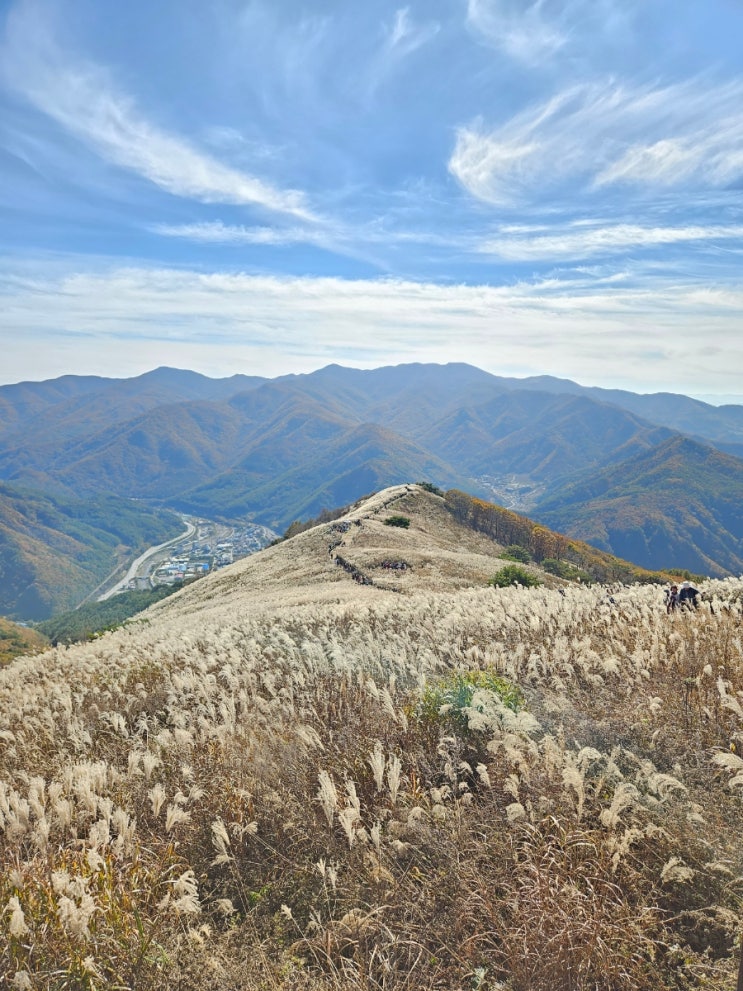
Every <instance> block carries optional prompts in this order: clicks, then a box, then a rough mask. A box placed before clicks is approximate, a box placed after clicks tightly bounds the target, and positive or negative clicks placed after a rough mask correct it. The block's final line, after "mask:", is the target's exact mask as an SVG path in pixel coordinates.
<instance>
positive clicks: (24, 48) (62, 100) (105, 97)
mask: <svg viewBox="0 0 743 991" xmlns="http://www.w3.org/2000/svg"><path fill="white" fill-rule="evenodd" d="M0 54H1V55H2V62H3V70H2V73H3V77H4V79H5V81H6V83H7V85H9V86H11V87H13V88H15V89H16V90H18V91H19V92H21V93H22V94H23V95H24V96H25V97H26V99H28V100H29V101H30V102H31V103H32V104H33V105H34V106H36V107H37V108H38V109H39V110H41V111H42V112H43V113H45V114H47V115H48V116H49V117H51V118H52V119H53V120H55V121H57V123H59V124H60V125H61V126H62V127H64V128H65V129H66V130H67V131H69V132H70V133H72V134H74V135H75V136H76V137H77V138H79V139H80V140H82V141H84V142H85V143H86V144H87V145H88V146H89V147H91V148H92V149H93V150H94V151H96V152H97V153H98V154H99V155H101V157H103V158H104V159H105V160H107V161H109V162H111V163H113V164H114V165H117V166H120V167H121V168H124V169H128V170H129V171H131V172H134V173H136V174H137V175H139V176H141V177H143V178H145V179H147V180H149V181H150V182H152V183H154V184H155V185H157V186H159V187H160V188H161V189H164V190H166V191H167V192H168V193H171V194H173V195H174V196H180V197H186V198H192V199H195V200H199V201H201V202H204V203H230V204H238V205H246V206H259V207H263V208H265V209H267V210H271V211H276V212H279V213H284V214H290V215H294V216H297V217H302V218H304V219H311V212H310V210H309V208H308V206H307V204H306V202H305V198H304V196H303V194H302V193H301V192H298V191H296V190H282V189H278V188H276V187H275V186H273V185H271V184H270V183H266V182H264V181H263V180H261V179H259V178H256V177H255V176H251V175H249V174H248V173H246V172H245V171H242V170H240V169H236V168H232V167H231V166H229V165H225V164H223V163H222V162H220V161H219V160H218V159H216V158H214V157H213V156H212V155H210V154H208V153H207V152H204V151H201V150H200V149H199V148H197V147H196V146H195V145H194V144H193V143H192V142H190V141H189V140H187V139H186V138H183V137H180V136H178V135H174V134H170V133H169V132H168V131H167V130H165V129H163V128H161V127H158V126H157V125H156V124H154V123H152V122H151V121H149V120H148V119H147V118H146V117H145V115H144V114H143V113H142V112H141V111H140V110H139V109H138V108H137V106H136V105H135V103H134V101H133V100H132V99H130V98H129V97H128V96H126V95H125V94H124V93H122V92H120V91H119V90H118V89H117V87H116V86H115V84H114V83H113V82H112V80H111V78H110V77H109V74H108V73H107V72H106V71H105V69H103V68H102V67H100V66H97V65H93V64H91V63H83V62H77V63H76V64H72V63H70V61H69V60H68V59H67V58H66V57H65V55H64V54H63V53H62V52H61V51H60V49H59V48H58V46H57V45H56V43H55V41H54V40H53V38H52V34H51V28H50V20H49V14H48V11H47V10H46V8H45V7H43V6H40V5H38V4H37V3H34V2H26V3H22V4H20V5H18V6H17V7H16V8H15V9H14V10H13V11H12V12H11V14H10V15H9V17H8V26H7V31H6V38H5V43H4V45H3V48H2V49H0Z"/></svg>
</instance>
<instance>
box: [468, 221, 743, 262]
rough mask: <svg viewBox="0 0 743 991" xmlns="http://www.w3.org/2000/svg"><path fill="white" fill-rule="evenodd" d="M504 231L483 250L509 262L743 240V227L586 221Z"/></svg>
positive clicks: (579, 256)
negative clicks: (546, 231)
mask: <svg viewBox="0 0 743 991" xmlns="http://www.w3.org/2000/svg"><path fill="white" fill-rule="evenodd" d="M544 230H545V229H544V228H543V227H540V228H538V232H531V231H524V230H522V229H520V228H518V227H517V228H515V229H513V228H511V229H509V228H503V229H502V230H501V231H500V232H499V233H498V234H497V235H496V236H495V237H492V238H489V239H487V240H486V241H484V242H483V243H482V244H481V246H480V249H479V250H480V251H481V252H483V253H484V254H492V255H496V256H497V257H498V258H502V259H504V260H507V261H536V260H539V259H541V260H555V261H557V260H564V259H566V258H573V259H582V258H591V257H596V256H609V255H614V254H619V253H625V252H627V251H633V250H639V249H643V248H657V247H661V246H668V245H673V244H689V243H701V242H715V243H717V242H720V241H731V240H741V239H743V227H740V226H735V225H731V226H729V227H724V226H721V225H713V226H707V227H703V226H693V225H687V226H679V227H643V226H641V225H638V224H599V223H591V224H586V223H585V222H583V223H580V224H569V225H567V226H566V227H562V228H560V227H556V228H555V229H553V230H552V231H551V232H550V233H544Z"/></svg>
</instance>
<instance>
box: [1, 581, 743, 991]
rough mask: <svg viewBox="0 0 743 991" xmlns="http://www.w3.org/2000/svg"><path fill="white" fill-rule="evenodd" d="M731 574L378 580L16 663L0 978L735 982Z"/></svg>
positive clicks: (196, 983) (738, 649)
mask: <svg viewBox="0 0 743 991" xmlns="http://www.w3.org/2000/svg"><path fill="white" fill-rule="evenodd" d="M742 593H743V582H737V581H726V582H710V583H709V584H708V586H707V587H706V588H705V594H706V597H707V599H708V601H707V602H705V603H703V605H702V607H701V608H700V610H699V611H698V612H696V613H687V614H678V615H675V616H672V617H668V616H666V614H665V612H664V609H663V605H662V602H661V601H660V596H659V593H658V590H657V589H655V588H652V587H632V588H622V589H616V588H615V589H613V590H612V592H611V595H609V593H608V592H607V590H606V589H605V588H601V587H592V588H587V589H569V590H567V591H566V592H565V594H564V595H563V594H558V593H557V592H556V591H549V590H547V589H532V590H525V589H503V590H497V591H495V590H492V589H487V590H474V591H467V592H461V593H458V594H456V595H438V596H437V595H423V594H421V595H417V596H411V597H410V598H405V597H402V596H396V597H395V596H390V597H388V598H379V599H376V600H371V599H370V597H369V596H368V595H367V594H365V590H362V589H360V590H359V591H358V601H357V602H356V603H352V604H350V605H349V604H341V603H339V604H323V605H311V604H310V605H306V606H298V607H294V608H292V609H291V610H282V609H281V608H280V607H275V608H273V609H266V611H264V612H261V613H258V614H256V615H254V616H252V617H246V616H245V615H244V614H243V613H242V612H241V611H240V610H238V608H237V607H236V606H234V605H230V604H229V603H228V604H225V605H223V606H220V605H219V604H216V603H215V604H214V605H213V607H211V608H210V609H209V610H208V611H207V610H201V611H200V612H198V613H197V612H196V611H195V610H194V611H193V612H192V613H189V612H187V611H185V610H182V611H181V612H180V613H177V614H175V613H174V612H172V611H168V610H163V611H162V612H161V613H160V614H159V617H158V615H157V614H154V615H153V616H152V618H151V619H150V620H149V621H148V622H147V623H145V624H141V623H133V624H131V625H130V626H129V627H127V628H125V629H124V630H122V631H118V632H117V633H115V634H112V635H110V636H106V637H104V638H102V639H101V640H100V641H97V642H95V643H92V644H86V645H80V646H75V647H71V648H69V649H67V650H64V649H58V650H55V651H53V652H51V653H49V654H46V655H44V656H42V657H39V658H32V659H26V660H21V661H17V662H15V663H14V664H13V665H12V666H11V667H10V668H8V669H7V670H3V671H0V746H1V747H2V750H1V754H0V858H1V866H2V870H1V871H0V919H1V922H0V933H2V936H1V937H0V939H1V940H2V951H3V953H2V957H0V984H2V986H7V987H9V988H19V989H26V988H33V989H55V991H56V989H60V991H61V989H63V988H64V989H67V988H69V989H93V988H101V989H103V988H119V989H124V988H130V989H135V988H136V989H137V991H151V989H160V988H163V989H164V988H175V987H179V986H180V987H189V988H194V989H199V988H203V989H207V988H209V989H212V988H224V989H232V988H234V989H237V988H240V989H246V991H249V989H256V991H257V989H290V988H291V989H301V988H313V989H323V988H325V989H328V991H330V989H332V991H338V989H341V988H344V989H355V988H358V989H362V988H363V989H371V988H374V989H389V991H398V989H434V988H441V989H444V988H447V989H456V988H480V989H495V988H501V989H504V988H508V989H511V991H548V989H549V991H563V989H564V991H582V989H585V991H588V989H602V991H605V989H606V991H608V989H628V991H642V989H650V988H653V989H656V991H657V989H671V988H702V987H704V988H707V989H713V991H722V989H724V988H725V989H727V988H730V987H732V984H733V980H734V978H733V977H732V975H733V973H734V969H735V966H736V959H735V940H736V938H737V934H738V933H739V930H740V923H741V891H742V890H743V842H742V841H741V838H740V816H741V794H743V792H742V791H741V789H742V788H743V759H741V756H740V755H742V754H743V708H742V707H741V706H742V705H743V637H742V635H741V613H740V608H739V603H740V597H741V594H742ZM174 615H175V616H176V618H175V619H174V618H173V616H174ZM458 685H459V686H462V685H464V686H466V688H467V690H466V691H465V692H462V693H459V694H457V693H456V692H453V690H452V686H454V687H455V688H456V686H458ZM437 698H440V699H441V704H440V705H436V704H434V703H433V702H432V700H436V699H437Z"/></svg>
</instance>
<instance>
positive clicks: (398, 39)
mask: <svg viewBox="0 0 743 991" xmlns="http://www.w3.org/2000/svg"><path fill="white" fill-rule="evenodd" d="M439 30H440V25H439V24H438V23H436V22H429V23H427V24H423V25H417V24H414V23H413V21H412V19H411V17H410V8H409V7H401V8H400V9H399V10H397V11H395V19H394V22H393V24H392V27H391V28H390V31H389V34H388V37H387V45H388V47H389V49H390V50H391V51H394V52H395V54H397V55H409V54H410V53H411V52H414V51H415V50H416V49H417V48H420V47H421V45H425V44H426V42H428V41H430V40H431V39H432V38H434V37H435V36H436V35H437V34H438V32H439Z"/></svg>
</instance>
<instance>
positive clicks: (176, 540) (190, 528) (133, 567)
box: [98, 523, 196, 602]
mask: <svg viewBox="0 0 743 991" xmlns="http://www.w3.org/2000/svg"><path fill="white" fill-rule="evenodd" d="M195 533H196V526H195V524H193V523H186V529H185V530H184V532H183V533H181V534H180V535H179V536H177V537H173V538H172V540H166V541H165V543H164V544H158V545H157V546H156V547H148V548H147V550H146V551H145V552H144V554H140V555H139V557H138V558H137V559H136V561H132V563H131V564H130V566H129V570H128V571H127V573H126V574H125V575H124V577H123V578H122V579H121V581H117V582H116V584H115V585H114V586H113V587H112V588H110V589H109V590H108V591H107V592H104V593H103V595H99V596H98V602H103V601H104V600H105V599H110V598H111V596H112V595H115V594H116V593H117V592H118V591H119V590H120V589H121V587H122V586H124V585H127V584H128V583H129V582H130V581H131V580H132V579H133V578H134V577H136V575H137V572H138V571H139V570H140V568H141V567H142V565H143V564H144V562H145V561H146V560H147V559H148V558H151V557H152V556H153V555H154V554H158V553H159V552H160V551H163V550H165V548H166V547H172V546H173V544H180V542H181V541H182V540H188V538H189V537H192V536H193V535H194V534H195Z"/></svg>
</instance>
